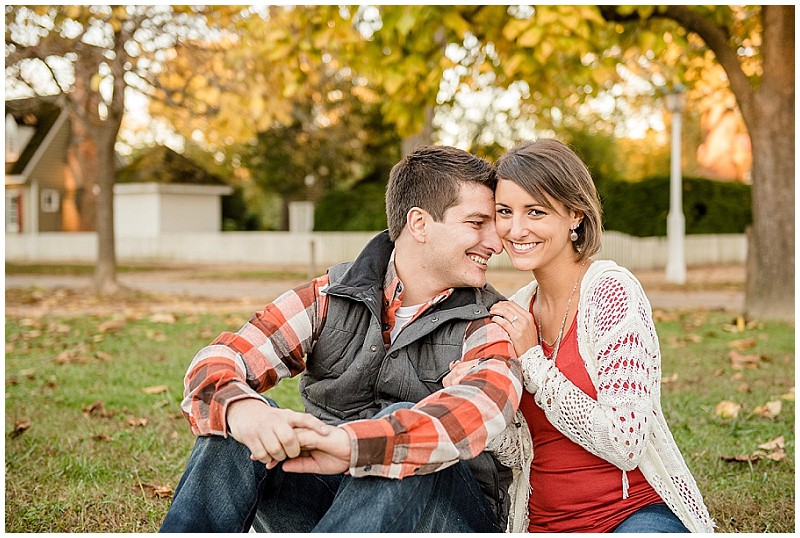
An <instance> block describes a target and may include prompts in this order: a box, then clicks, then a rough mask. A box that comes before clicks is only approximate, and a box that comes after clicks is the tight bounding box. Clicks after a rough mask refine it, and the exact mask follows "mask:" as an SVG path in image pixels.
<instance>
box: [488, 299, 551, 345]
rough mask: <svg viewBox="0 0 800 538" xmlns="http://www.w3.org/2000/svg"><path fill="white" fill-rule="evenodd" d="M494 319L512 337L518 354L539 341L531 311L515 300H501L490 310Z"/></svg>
mask: <svg viewBox="0 0 800 538" xmlns="http://www.w3.org/2000/svg"><path fill="white" fill-rule="evenodd" d="M489 313H490V314H492V321H494V322H495V323H497V324H498V325H500V326H501V327H502V328H503V329H505V331H506V332H507V333H508V336H510V337H511V342H512V343H513V344H514V350H515V351H516V352H517V356H522V354H523V353H525V352H526V351H528V350H529V349H530V348H532V347H533V346H535V345H536V344H538V343H539V334H538V333H537V332H536V324H535V323H534V322H533V316H532V315H531V313H530V312H528V311H527V310H525V309H524V308H522V307H521V306H520V305H518V304H517V303H515V302H514V301H500V302H499V303H495V304H494V306H492V308H491V309H490V310H489Z"/></svg>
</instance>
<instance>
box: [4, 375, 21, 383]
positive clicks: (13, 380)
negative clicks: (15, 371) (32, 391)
mask: <svg viewBox="0 0 800 538" xmlns="http://www.w3.org/2000/svg"><path fill="white" fill-rule="evenodd" d="M6 385H19V378H18V377H17V376H15V375H12V376H9V377H8V379H6Z"/></svg>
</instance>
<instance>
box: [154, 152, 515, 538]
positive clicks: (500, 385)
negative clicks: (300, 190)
mask: <svg viewBox="0 0 800 538" xmlns="http://www.w3.org/2000/svg"><path fill="white" fill-rule="evenodd" d="M495 182H496V177H495V174H494V170H493V169H492V167H491V166H490V165H489V164H488V163H487V162H486V161H484V160H482V159H479V158H477V157H475V156H473V155H470V154H469V153H467V152H464V151H461V150H457V149H455V148H450V147H423V148H419V149H417V150H416V151H415V152H413V153H412V154H410V155H408V156H407V157H405V158H404V159H403V160H402V161H400V162H399V163H398V164H396V165H395V167H394V168H393V169H392V171H391V174H390V178H389V185H388V187H387V193H386V211H387V217H388V222H389V230H388V232H383V233H381V234H379V235H378V236H376V237H375V238H373V239H372V240H371V241H370V242H369V244H367V246H366V247H365V248H364V250H363V251H362V252H361V254H360V255H359V256H358V258H357V259H356V260H355V261H353V262H349V263H345V264H340V265H337V266H334V267H333V268H331V269H330V270H329V271H328V274H326V275H325V276H323V277H320V278H317V279H316V280H314V281H313V282H311V283H310V284H308V285H306V286H302V287H300V288H296V289H295V290H292V291H289V292H286V293H285V294H283V295H282V296H281V297H279V298H278V299H276V300H275V301H274V302H273V303H271V304H268V305H267V306H266V307H265V309H264V311H263V312H261V313H258V314H256V315H254V316H253V317H252V318H251V320H250V321H249V322H248V323H247V324H246V325H245V326H244V327H242V328H241V329H240V330H239V331H238V332H237V333H235V334H233V333H223V334H222V335H220V336H219V337H218V338H217V339H216V340H215V341H214V343H212V344H211V345H210V346H208V347H206V348H204V349H202V350H200V352H198V353H197V355H196V356H195V358H194V360H193V361H192V364H191V365H190V367H189V370H188V372H187V374H186V378H185V399H184V401H183V403H182V409H183V411H184V413H185V414H186V416H187V418H188V420H189V422H190V424H191V427H192V431H193V432H194V433H195V434H196V435H198V436H199V437H198V439H197V443H196V445H195V448H194V450H193V452H192V455H191V457H190V459H189V463H188V465H187V469H186V471H185V473H184V475H183V478H182V479H181V482H180V484H179V485H178V487H177V488H176V492H175V496H174V499H173V502H172V505H171V507H170V510H169V513H168V514H167V517H166V518H165V520H164V523H163V525H162V528H161V530H162V531H165V532H179V531H243V530H247V529H249V528H250V526H251V525H252V526H253V527H255V528H256V530H267V531H271V532H307V531H315V532H325V531H338V532H365V531H384V532H389V531H396V532H411V531H417V532H419V531H428V532H436V531H444V532H459V531H477V532H494V531H502V530H503V528H504V526H505V519H504V518H505V513H506V512H507V506H505V505H504V501H505V499H506V497H505V493H506V488H507V485H508V483H509V482H510V478H511V477H510V471H509V470H508V469H507V468H505V467H503V466H502V465H500V464H499V463H497V462H496V461H495V460H494V459H493V458H492V457H491V455H489V454H488V453H486V452H483V450H484V448H485V446H486V442H487V441H488V440H489V439H491V438H492V437H494V436H496V435H497V434H499V433H500V432H501V431H502V430H503V429H504V428H505V427H506V425H507V424H508V423H509V422H510V421H511V419H512V417H513V415H514V413H515V412H516V410H517V407H518V405H519V399H520V395H521V393H522V385H521V374H520V367H519V362H518V360H517V359H516V356H515V355H514V349H513V345H512V344H511V342H510V340H509V338H508V335H507V334H506V333H505V332H504V331H503V330H502V329H500V327H499V326H498V325H496V324H495V323H493V322H491V321H490V320H489V313H488V308H490V307H491V305H492V304H494V303H495V302H496V301H497V300H499V299H501V297H500V296H499V295H498V294H497V292H495V291H494V290H493V289H492V288H491V287H490V286H487V285H486V269H487V263H488V260H489V258H490V257H491V256H492V254H497V253H499V252H500V250H501V248H502V246H501V243H500V240H499V237H498V236H497V233H496V231H495V226H494V193H493V191H494V186H495ZM462 360H463V361H474V363H475V366H474V368H473V369H472V370H471V371H470V373H469V374H467V375H466V376H465V377H464V378H463V379H461V381H460V382H459V383H458V384H456V385H454V386H452V387H448V388H443V386H442V378H443V377H444V376H445V375H446V374H447V373H448V371H449V367H450V365H451V363H453V362H456V361H462ZM299 373H302V374H303V377H302V380H301V382H300V393H301V396H302V399H303V403H304V405H305V408H306V410H307V413H297V412H294V411H291V410H286V409H278V408H277V407H276V406H274V403H273V402H271V401H269V400H267V399H266V398H263V397H262V396H261V395H260V393H261V392H264V391H266V390H267V389H269V388H272V387H273V386H275V384H276V383H277V382H278V381H279V380H280V379H282V378H285V377H289V376H294V375H297V374H299Z"/></svg>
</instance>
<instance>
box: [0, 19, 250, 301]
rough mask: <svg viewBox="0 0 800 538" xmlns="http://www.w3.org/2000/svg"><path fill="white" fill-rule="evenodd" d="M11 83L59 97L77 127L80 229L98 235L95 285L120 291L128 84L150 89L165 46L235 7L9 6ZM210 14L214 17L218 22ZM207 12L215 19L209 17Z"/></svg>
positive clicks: (73, 162)
mask: <svg viewBox="0 0 800 538" xmlns="http://www.w3.org/2000/svg"><path fill="white" fill-rule="evenodd" d="M5 9H6V81H7V82H6V83H7V89H8V85H10V86H11V89H12V90H13V92H15V93H17V94H20V95H27V96H30V95H46V94H58V95H60V98H61V103H62V104H63V106H64V107H65V108H66V111H67V113H68V114H69V119H70V125H71V128H72V133H71V139H70V144H69V148H68V164H69V167H70V169H71V172H72V175H73V177H74V178H75V180H76V183H77V188H78V189H80V190H81V191H82V194H83V196H82V197H81V198H82V200H83V203H82V207H81V208H80V209H81V214H82V219H83V221H82V223H81V227H82V229H92V228H94V229H95V230H96V233H97V245H98V251H97V264H96V266H95V275H94V285H95V289H96V291H97V292H99V293H114V292H116V291H117V290H118V289H119V284H118V282H117V274H116V254H115V240H114V215H113V208H114V201H113V195H114V172H115V153H114V145H115V143H116V140H117V135H118V133H119V129H120V126H121V124H122V120H123V115H124V113H125V98H126V95H125V94H126V91H127V90H128V88H129V87H133V88H137V89H140V90H142V91H145V92H148V91H149V89H150V88H151V87H152V82H153V80H154V75H155V73H157V72H158V70H159V65H160V64H159V62H160V60H161V59H162V57H163V54H164V50H165V48H168V47H171V46H172V45H173V44H174V43H175V42H176V41H180V40H182V39H188V38H197V37H198V36H199V35H202V34H203V32H205V31H207V26H206V23H208V22H211V23H222V24H223V25H224V24H225V23H226V22H227V21H228V20H229V17H230V14H231V13H235V10H227V8H226V9H220V10H209V9H197V10H193V9H190V8H169V7H159V6H113V7H112V6H7V7H6V8H5ZM211 15H213V16H215V17H216V20H212V18H211V17H210V16H211ZM207 16H209V17H207Z"/></svg>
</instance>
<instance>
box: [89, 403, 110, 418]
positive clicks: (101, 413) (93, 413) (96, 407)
mask: <svg viewBox="0 0 800 538" xmlns="http://www.w3.org/2000/svg"><path fill="white" fill-rule="evenodd" d="M83 414H84V416H85V417H87V418H91V417H102V418H108V417H110V416H112V414H111V412H109V411H108V410H107V409H106V405H105V404H104V403H103V402H102V401H100V400H96V401H94V402H92V403H91V404H89V405H87V406H86V407H84V408H83Z"/></svg>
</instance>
